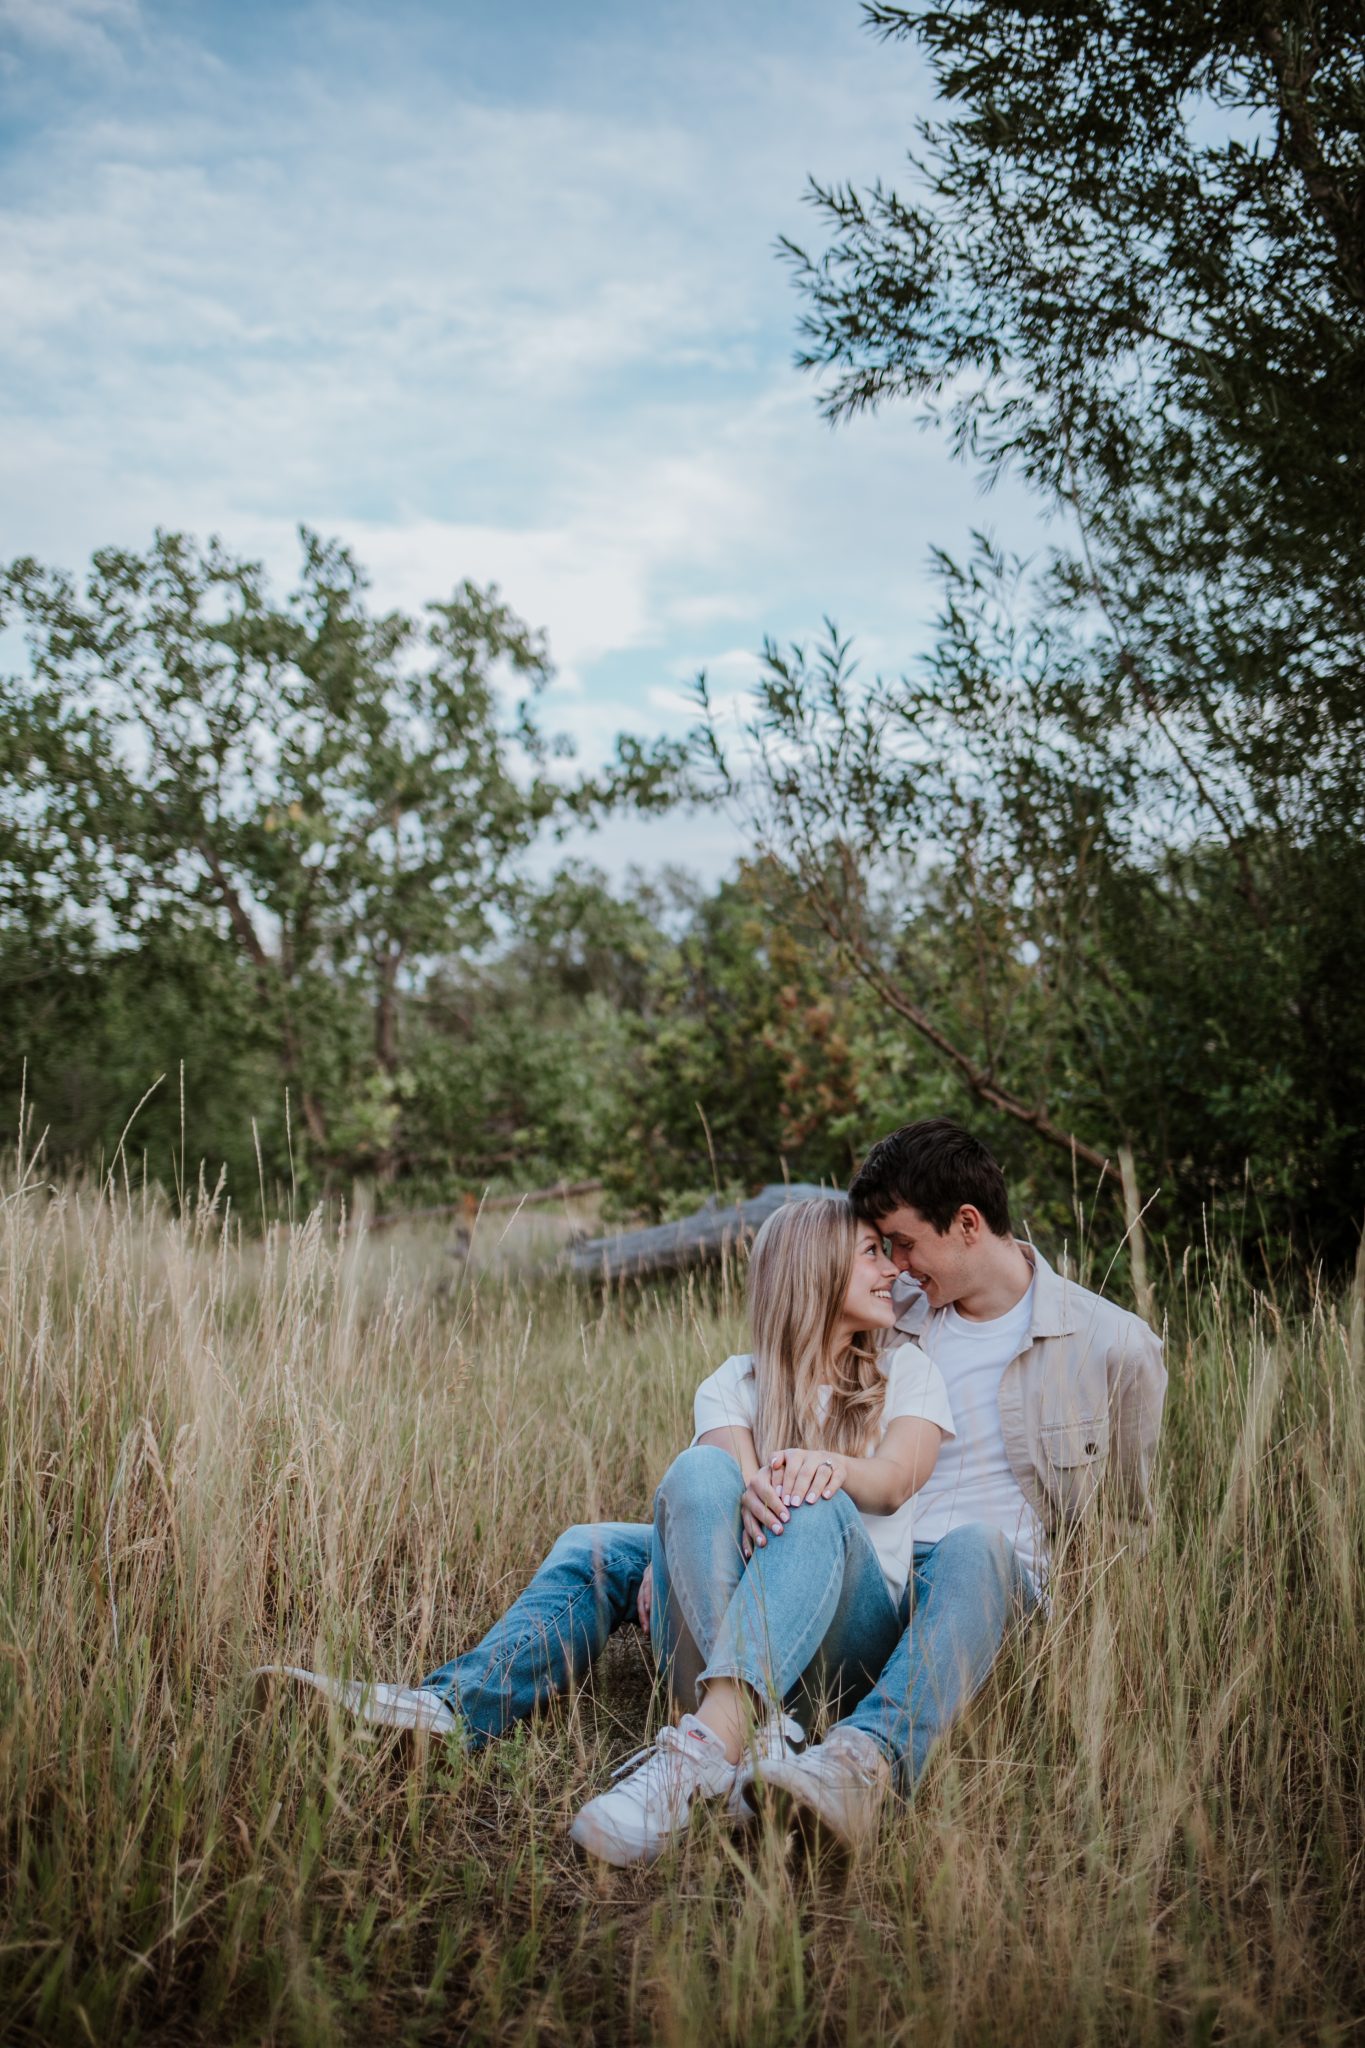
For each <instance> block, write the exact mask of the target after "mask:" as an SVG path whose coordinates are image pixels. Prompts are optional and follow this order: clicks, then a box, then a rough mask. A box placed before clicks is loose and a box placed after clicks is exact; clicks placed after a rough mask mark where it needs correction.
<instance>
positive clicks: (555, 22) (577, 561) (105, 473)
mask: <svg viewBox="0 0 1365 2048" xmlns="http://www.w3.org/2000/svg"><path fill="white" fill-rule="evenodd" d="M931 107H932V96H931V90H930V84H929V81H928V79H927V76H926V74H925V71H924V69H923V66H922V63H921V61H920V60H919V59H918V58H917V56H916V54H915V53H914V52H913V51H911V50H910V49H908V48H907V47H905V46H901V45H897V46H890V47H888V46H884V45H881V44H879V43H877V42H876V41H875V40H874V39H873V38H872V37H871V36H870V35H869V34H868V33H867V31H866V29H865V28H864V26H863V25H862V20H861V14H860V10H859V8H858V6H857V4H856V0H821V4H814V0H782V4H776V0H740V4H738V5H736V4H733V0H732V4H731V5H728V6H726V5H718V4H713V0H689V4H687V5H683V4H680V0H677V4H675V0H634V4H632V5H625V4H616V0H579V4H578V5H576V6H566V5H559V6H555V5H550V4H545V0H525V4H520V5H507V6H489V5H487V4H482V5H478V6H475V5H473V4H470V0H385V4H384V5H383V6H382V7H381V6H379V5H377V4H370V5H355V4H338V0H269V4H261V0H0V294H2V295H3V299H2V303H3V307H4V317H3V321H0V559H10V558H12V557H14V556H16V555H20V554H27V555H34V556H36V557H37V558H38V559H39V560H42V561H46V562H51V563H55V564H59V565H61V566H63V567H65V568H67V569H69V570H72V571H73V572H79V571H80V570H81V568H82V566H83V565H84V563H85V562H86V561H87V559H88V557H89V555H90V553H91V551H92V549H94V548H95V547H98V546H101V545H107V544H111V543H117V544H120V545H127V546H132V547H143V546H145V545H146V544H147V543H148V542H149V541H150V539H151V536H152V533H153V531H154V529H155V528H157V527H158V526H160V527H167V528H173V529H180V530H184V531H188V532H192V533H196V534H199V535H200V536H202V537H207V536H208V535H209V534H210V533H214V534H218V535H220V536H221V537H222V538H223V540H224V541H225V542H226V543H227V544H228V545H229V546H230V547H232V548H233V549H235V550H237V551H239V552H241V553H243V554H247V555H250V556H252V557H255V558H258V559H261V560H263V561H265V562H266V564H267V565H268V567H269V568H270V570H271V572H272V574H273V575H274V576H276V577H277V578H278V580H279V582H280V584H281V586H282V587H283V586H285V585H286V584H287V582H288V580H289V579H290V577H291V575H292V572H293V570H294V568H295V566H296V563H297V559H298V556H297V544H296V539H295V535H296V530H297V527H298V525H299V524H300V522H302V523H305V524H307V525H309V526H312V527H314V528H316V529H318V530H320V531H321V532H323V533H324V534H336V535H339V536H341V537H342V538H343V539H345V540H346V541H348V542H350V543H351V544H352V546H353V547H354V548H355V550H356V552H357V553H358V555H359V557H360V559H361V560H362V562H364V563H365V564H366V566H367V567H368V569H369V571H370V572H371V575H372V577H373V582H374V595H375V598H376V600H377V602H379V603H381V604H390V603H393V604H401V605H404V606H407V607H410V608H413V609H417V608H420V606H421V605H422V604H423V603H424V602H425V601H427V600H429V599H435V598H439V597H442V596H445V595H447V594H448V593H449V591H450V590H451V589H452V587H453V586H454V585H455V584H456V583H458V582H459V581H460V580H461V579H462V578H464V577H470V578H472V579H474V580H475V581H477V582H481V583H487V582H496V583H497V584H498V585H499V586H500V588H501V590H502V593H503V596H504V597H505V598H506V600H507V601H508V602H509V603H510V604H511V605H512V606H513V607H514V608H515V609H516V610H517V611H518V612H519V613H520V614H521V615H522V616H523V617H524V618H525V619H527V620H528V621H529V622H530V623H531V624H532V625H535V626H539V627H542V628H544V629H545V631H546V632H547V634H548V638H549V643H550V650H551V655H552V658H553V660H554V662H555V664H556V670H557V673H556V679H555V682H554V685H553V687H552V691H551V694H550V698H549V701H548V703H547V705H546V718H547V723H550V724H552V725H553V727H554V728H555V729H557V730H561V731H566V732H568V733H570V734H571V735H572V736H573V738H574V739H575V741H576V742H577V745H578V749H579V755H580V758H581V759H582V760H583V762H584V763H585V764H587V765H594V764H596V763H597V762H598V761H600V760H601V758H602V757H603V756H604V754H605V753H606V752H607V751H608V750H609V748H610V743H611V740H612V737H613V736H614V734H616V733H617V732H619V731H622V730H629V731H632V732H637V733H642V734H651V735H652V734H657V733H665V732H670V733H678V732H681V731H682V730H684V729H685V727H686V725H687V723H688V722H689V712H688V707H687V700H686V696H685V690H686V686H687V684H688V683H689V682H690V680H691V678H692V677H693V676H695V674H696V673H697V671H698V670H699V669H703V668H704V669H705V670H706V671H707V673H708V676H709V678H710V680H711V683H712V687H713V690H714V691H715V692H716V693H717V694H718V695H719V697H720V698H721V699H722V701H723V702H724V703H726V704H727V705H728V706H729V707H730V709H731V710H732V711H734V710H736V709H737V708H738V707H739V706H740V705H742V701H743V692H744V689H745V686H746V683H747V681H748V680H749V679H750V678H751V677H752V676H753V674H754V671H755V668H756V653H757V650H758V648H759V646H760V645H761V642H762V640H763V638H764V636H765V635H771V636H772V637H773V638H775V639H777V640H778V641H780V642H784V643H785V642H791V641H804V640H811V639H813V638H815V637H816V636H818V634H819V632H820V629H821V620H822V618H823V617H825V616H829V617H831V618H832V619H834V620H835V621H836V622H837V624H838V626H839V628H840V630H841V632H844V633H849V634H851V635H852V636H853V638H854V641H855V645H856V648H857V651H858V653H859V655H860V657H861V660H862V664H863V668H864V670H865V671H873V672H875V671H883V672H886V673H895V672H898V671H900V670H902V669H904V668H905V667H906V666H907V665H908V663H909V662H910V661H911V660H912V659H913V658H914V655H915V653H916V651H917V650H919V649H921V648H922V647H923V646H924V645H925V643H926V640H927V637H928V632H929V628H930V624H931V621H932V617H933V611H934V589H933V585H932V581H931V579H930V576H929V572H928V561H927V557H928V550H929V548H930V545H931V544H933V543H938V544H941V545H944V546H947V547H949V548H950V549H959V548H962V547H963V546H964V545H965V544H966V542H967V540H968V536H969V533H970V530H971V528H972V527H973V526H986V527H987V528H989V529H990V530H992V531H993V532H995V533H996V534H997V535H998V536H999V537H1001V538H1002V539H1004V540H1006V541H1007V542H1009V543H1010V544H1013V545H1021V544H1022V545H1030V544H1035V542H1036V533H1037V528H1036V522H1035V519H1034V515H1033V514H1032V512H1031V510H1030V508H1029V507H1028V505H1027V504H1026V503H1025V501H1024V500H1023V498H1022V496H1020V495H1019V494H1018V493H1017V492H1014V491H1012V490H1011V489H1010V487H1009V486H1008V484H1006V486H1004V487H1003V488H997V490H996V491H995V492H994V493H992V494H991V495H990V496H989V497H983V496H982V494H981V491H980V488H979V485H978V483H977V480H976V479H975V478H974V477H973V476H972V475H971V474H970V473H969V472H968V471H966V470H964V469H963V468H961V467H960V466H958V465H955V464H953V463H952V462H951V461H950V459H949V457H948V454H947V451H946V449H945V448H944V446H943V445H942V443H941V442H940V441H939V440H937V439H936V438H935V437H934V436H932V435H928V434H925V433H923V432H922V431H921V430H920V429H918V428H917V427H916V426H915V425H914V423H913V422H912V420H911V419H910V417H909V416H908V414H906V413H903V412H902V413H899V414H898V413H896V412H895V411H891V412H887V413H883V414H881V415H878V416H875V417H873V418H871V419H862V420H859V421H857V422H855V423H853V424H851V425H846V426H841V427H838V428H831V427H830V426H828V425H827V424H826V423H825V422H824V421H823V420H822V419H821V417H820V416H819V413H818V409H817V396H818V387H817V384H816V381H815V380H814V379H813V378H812V377H810V376H809V375H807V374H803V373H801V372H799V371H798V370H797V369H796V368H795V367H794V363H793V357H794V352H795V348H796V344H797V337H796V322H797V318H798V315H799V310H800V308H799V301H798V298H797V295H796V293H795V291H794V290H793V288H792V285H791V282H790V278H789V275H788V272H787V269H786V267H785V266H784V264H783V263H782V262H781V261H780V260H779V258H778V257H777V255H776V253H775V244H776V240H777V237H778V235H779V234H784V233H785V234H787V235H789V236H791V237H792V238H793V239H795V240H797V241H798V242H804V243H805V244H806V245H808V246H810V247H812V248H816V247H819V246H821V229H820V226H819V223H818V221H817V220H816V218H815V216H814V214H813V213H812V212H811V210H810V208H809V207H808V206H807V205H806V204H805V203H804V201H803V192H804V190H805V186H806V182H807V179H808V177H810V176H812V175H813V176H815V177H816V178H819V179H821V180H826V181H829V180H840V181H851V182H853V183H855V184H867V183H870V182H871V181H872V180H874V179H875V178H877V177H879V176H880V177H882V178H883V179H885V180H888V181H890V182H893V183H894V182H896V181H897V179H898V178H899V177H900V176H901V173H902V167H903V164H904V158H905V151H906V149H907V147H908V145H909V144H910V142H911V140H912V132H913V125H914V122H915V120H916V118H917V117H919V116H921V115H923V114H925V113H928V112H929V111H930V110H931ZM739 846H740V841H739V839H738V836H737V830H736V827H735V826H734V825H733V824H732V823H731V822H730V821H728V820H726V819H725V818H723V817H720V816H718V815H715V814H711V813H704V814H700V815H695V816H693V817H691V818H687V819H670V820H665V821H656V822H653V823H645V822H642V821H639V820H626V819H623V820H620V821H618V822H616V823H614V824H612V825H610V826H608V827H607V828H606V830H605V831H604V832H603V833H601V834H599V835H598V836H597V838H596V839H595V841H594V842H593V843H592V844H591V845H590V846H587V847H585V848H584V849H583V850H584V851H585V852H586V853H587V854H588V855H589V856H590V857H592V858H594V859H596V860H597V861H599V862H600V863H601V864H602V865H603V866H605V867H606V868H607V869H608V871H609V872H613V873H619V872H620V871H621V870H622V868H623V867H624V866H625V864H626V863H627V862H629V861H637V862H639V863H641V864H643V865H644V866H646V867H649V866H656V865H658V864H659V863H660V862H662V861H664V860H678V859H681V860H682V861H684V862H685V863H686V864H688V865H690V866H692V867H693V868H694V869H696V870H697V871H698V872H699V873H701V874H702V875H703V876H704V877H706V878H707V879H714V878H716V877H717V876H719V874H720V873H722V872H723V871H725V869H726V868H728V867H729V866H730V865H731V863H732V862H733V860H734V858H735V857H736V855H737V853H738V851H739Z"/></svg>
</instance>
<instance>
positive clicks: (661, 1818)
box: [569, 1714, 735, 1864]
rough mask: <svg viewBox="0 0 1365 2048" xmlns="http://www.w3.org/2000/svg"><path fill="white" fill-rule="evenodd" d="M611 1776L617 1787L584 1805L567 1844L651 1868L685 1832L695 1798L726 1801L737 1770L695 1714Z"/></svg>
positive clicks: (618, 1861) (604, 1858)
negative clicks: (616, 1779)
mask: <svg viewBox="0 0 1365 2048" xmlns="http://www.w3.org/2000/svg"><path fill="white" fill-rule="evenodd" d="M641 1757H643V1758H644V1762H643V1763H641V1762H640V1758H641ZM626 1772H629V1776H625V1775H624V1773H626ZM613 1775H614V1776H615V1777H616V1778H619V1779H620V1781H621V1782H620V1783H619V1784H614V1785H613V1786H612V1787H611V1789H610V1791H607V1792H599V1793H598V1795H597V1797H596V1798H595V1799H590V1800H589V1801H588V1803H587V1805H586V1806H585V1807H583V1808H582V1809H581V1810H580V1812H579V1813H578V1814H577V1815H576V1817H575V1819H574V1821H573V1823H572V1825H571V1827H570V1829H569V1836H570V1839H571V1840H572V1841H574V1842H576V1843H577V1845H578V1847H579V1848H580V1849H583V1850H586V1852H587V1854H588V1855H589V1856H600V1857H601V1859H602V1861H603V1862H604V1863H616V1864H626V1863H652V1862H653V1861H654V1859H655V1857H656V1856H662V1854H663V1852H664V1850H665V1849H666V1848H667V1847H668V1845H669V1843H670V1842H674V1841H676V1840H677V1838H678V1836H679V1835H682V1834H685V1833H686V1831H687V1823H688V1821H689V1820H690V1819H691V1816H692V1802H693V1801H694V1800H695V1799H726V1798H728V1797H729V1795H730V1793H731V1791H732V1790H733V1788H734V1782H735V1767H734V1765H733V1764H732V1763H731V1761H730V1759H729V1757H728V1756H727V1755H726V1754H725V1744H724V1743H723V1742H722V1741H721V1739H720V1737H719V1736H718V1735H713V1734H712V1732H711V1730H710V1729H709V1728H708V1727H706V1726H705V1724H704V1723H703V1722H701V1721H699V1720H698V1719H697V1717H696V1715H695V1714H684V1715H683V1717H682V1720H681V1721H680V1722H679V1723H678V1725H677V1727H676V1728H661V1729H660V1730H659V1733H658V1735H657V1737H656V1738H655V1741H654V1745H653V1747H652V1748H651V1749H647V1750H646V1749H642V1750H637V1751H636V1753H635V1755H634V1756H632V1757H628V1758H627V1759H626V1761H625V1763H623V1764H622V1765H621V1766H620V1768H619V1769H618V1770H617V1771H616V1772H614V1773H613Z"/></svg>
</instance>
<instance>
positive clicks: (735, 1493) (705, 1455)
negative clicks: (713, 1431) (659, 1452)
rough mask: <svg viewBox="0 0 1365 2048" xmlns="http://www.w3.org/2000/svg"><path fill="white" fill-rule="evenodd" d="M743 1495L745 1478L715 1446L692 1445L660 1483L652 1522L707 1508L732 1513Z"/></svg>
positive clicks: (716, 1445) (734, 1463)
mask: <svg viewBox="0 0 1365 2048" xmlns="http://www.w3.org/2000/svg"><path fill="white" fill-rule="evenodd" d="M743 1491H744V1475H743V1473H742V1472H741V1471H740V1469H739V1466H738V1465H737V1464H736V1462H735V1460H734V1459H733V1458H732V1457H731V1456H730V1453H729V1452H728V1451H723V1450H721V1448H720V1446H719V1445H718V1444H693V1445H692V1446H691V1448H690V1449H689V1450H686V1451H680V1452H679V1453H678V1455H677V1457H676V1458H675V1459H674V1460H673V1463H672V1464H671V1465H670V1466H669V1468H668V1470H667V1472H665V1474H664V1476H663V1478H662V1479H661V1480H660V1482H659V1490H658V1492H657V1493H656V1494H655V1496H654V1519H655V1521H656V1522H657V1521H658V1519H659V1517H660V1515H661V1514H672V1515H676V1514H679V1513H683V1514H690V1513H693V1512H695V1511H697V1510H701V1511H702V1512H705V1511H706V1510H707V1509H708V1508H712V1509H718V1508H726V1509H730V1510H733V1509H734V1508H736V1507H737V1506H738V1504H739V1497H740V1495H741V1494H742V1493H743Z"/></svg>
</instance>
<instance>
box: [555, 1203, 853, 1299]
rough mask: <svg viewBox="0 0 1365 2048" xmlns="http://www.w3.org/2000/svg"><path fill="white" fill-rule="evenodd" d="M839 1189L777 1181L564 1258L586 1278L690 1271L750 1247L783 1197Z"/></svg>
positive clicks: (592, 1241)
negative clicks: (747, 1194)
mask: <svg viewBox="0 0 1365 2048" xmlns="http://www.w3.org/2000/svg"><path fill="white" fill-rule="evenodd" d="M840 1192H841V1191H840V1190H839V1189H838V1188H820V1187H816V1186H814V1185H813V1183H811V1182H809V1181H794V1182H791V1183H788V1182H786V1181H777V1182H775V1183H773V1184H772V1185H771V1186H769V1187H766V1188H762V1189H760V1191H759V1193H758V1194H756V1195H752V1196H751V1197H750V1198H749V1200H748V1201H745V1202H727V1203H721V1202H718V1201H716V1199H715V1198H714V1197H712V1199H711V1200H710V1201H709V1202H707V1203H706V1205H705V1206H704V1207H703V1208H701V1209H699V1210H698V1211H697V1212H696V1214H695V1215H693V1216H684V1217H682V1218H681V1219H680V1220H679V1221H678V1222H676V1223H656V1224H654V1225H652V1226H651V1227H650V1228H649V1229H646V1230H623V1231H616V1232H615V1233H613V1234H610V1235H608V1236H605V1237H594V1238H589V1239H588V1240H587V1241H586V1242H585V1243H583V1244H579V1245H575V1246H574V1247H573V1248H572V1250H571V1251H569V1252H568V1253H567V1254H566V1255H565V1263H566V1265H567V1266H568V1269H569V1271H570V1272H571V1273H574V1274H575V1275H577V1277H578V1278H579V1279H581V1280H605V1281H608V1282H610V1281H613V1280H624V1279H636V1280H640V1279H647V1278H649V1277H650V1276H652V1275H661V1274H665V1273H682V1272H686V1271H687V1270H688V1269H689V1268H690V1267H693V1266H704V1265H709V1264H711V1263H712V1262H713V1261H715V1260H717V1259H719V1258H721V1257H722V1256H723V1255H724V1253H725V1252H726V1251H730V1250H734V1249H736V1248H738V1247H740V1246H744V1247H745V1248H747V1247H748V1246H749V1245H750V1244H752V1243H753V1240H754V1236H755V1234H756V1232H757V1230H758V1227H759V1225H760V1224H761V1223H764V1222H766V1220H767V1218H768V1217H769V1216H771V1215H772V1213H773V1211H774V1210H775V1209H780V1208H781V1207H782V1205H783V1203H784V1202H799V1201H804V1200H805V1199H806V1198H807V1197H808V1196H811V1195H823V1196H827V1197H830V1198H832V1197H834V1196H836V1195H838V1194H839V1193H840Z"/></svg>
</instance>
